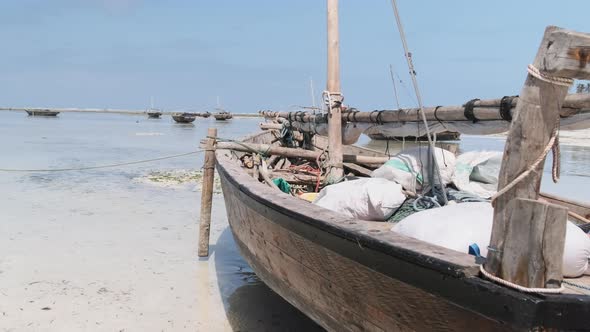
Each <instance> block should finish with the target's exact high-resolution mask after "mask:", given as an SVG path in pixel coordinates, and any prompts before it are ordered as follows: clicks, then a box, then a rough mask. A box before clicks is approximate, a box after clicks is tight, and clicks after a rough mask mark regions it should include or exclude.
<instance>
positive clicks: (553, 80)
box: [527, 64, 574, 88]
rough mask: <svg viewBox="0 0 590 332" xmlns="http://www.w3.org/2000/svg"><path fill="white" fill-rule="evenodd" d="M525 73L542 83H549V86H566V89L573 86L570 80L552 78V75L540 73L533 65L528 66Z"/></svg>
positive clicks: (566, 78) (572, 81)
mask: <svg viewBox="0 0 590 332" xmlns="http://www.w3.org/2000/svg"><path fill="white" fill-rule="evenodd" d="M527 71H528V73H529V74H530V75H531V76H533V77H534V78H536V79H539V80H541V81H543V82H547V83H551V84H555V85H561V86H566V87H568V88H569V87H570V86H572V84H574V80H573V79H572V78H569V77H560V76H553V75H551V74H549V73H546V72H544V71H540V70H539V69H538V68H537V67H535V66H534V65H533V64H529V65H528V67H527Z"/></svg>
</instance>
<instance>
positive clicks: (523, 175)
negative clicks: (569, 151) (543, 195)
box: [491, 128, 558, 206]
mask: <svg viewBox="0 0 590 332" xmlns="http://www.w3.org/2000/svg"><path fill="white" fill-rule="evenodd" d="M557 133H558V131H557V128H556V129H554V130H553V134H552V135H551V138H550V139H549V142H547V146H545V149H544V150H543V152H542V153H541V155H540V156H539V157H538V158H537V159H536V160H535V162H534V163H532V164H531V166H529V167H528V168H527V169H526V170H525V171H524V172H522V173H520V175H519V176H517V177H516V178H515V179H514V180H512V181H511V182H510V183H509V184H508V185H507V186H505V187H504V188H502V190H500V191H498V192H497V193H496V194H495V195H494V196H492V201H491V203H492V206H494V202H495V201H496V199H498V197H500V196H502V195H504V194H505V193H506V192H508V191H509V190H510V189H512V188H513V187H514V186H516V185H517V184H518V183H519V182H520V181H522V180H523V179H524V178H526V177H527V176H528V175H529V174H531V173H532V172H533V171H535V169H536V168H537V166H539V164H540V163H541V162H542V161H543V160H545V156H547V153H549V151H551V149H553V146H554V144H555V140H556V139H557Z"/></svg>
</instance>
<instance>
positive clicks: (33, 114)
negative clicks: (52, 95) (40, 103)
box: [26, 111, 59, 116]
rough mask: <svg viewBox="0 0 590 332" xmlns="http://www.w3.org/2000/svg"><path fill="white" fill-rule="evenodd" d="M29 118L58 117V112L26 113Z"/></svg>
mask: <svg viewBox="0 0 590 332" xmlns="http://www.w3.org/2000/svg"><path fill="white" fill-rule="evenodd" d="M26 112H27V114H28V115H29V116H57V115H58V114H59V112H56V111H26Z"/></svg>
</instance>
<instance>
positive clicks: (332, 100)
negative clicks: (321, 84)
mask: <svg viewBox="0 0 590 332" xmlns="http://www.w3.org/2000/svg"><path fill="white" fill-rule="evenodd" d="M322 98H323V99H324V104H326V106H328V114H330V115H331V114H332V109H333V108H337V107H340V106H342V102H343V101H344V97H343V96H342V93H341V92H330V91H327V90H325V91H324V92H322Z"/></svg>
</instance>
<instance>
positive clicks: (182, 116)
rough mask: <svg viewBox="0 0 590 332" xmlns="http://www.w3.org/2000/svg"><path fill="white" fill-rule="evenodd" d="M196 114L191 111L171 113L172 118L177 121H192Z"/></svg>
mask: <svg viewBox="0 0 590 332" xmlns="http://www.w3.org/2000/svg"><path fill="white" fill-rule="evenodd" d="M196 118H197V116H196V115H195V114H193V113H186V112H185V113H172V119H174V121H176V122H178V123H191V122H194V121H195V119H196Z"/></svg>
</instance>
